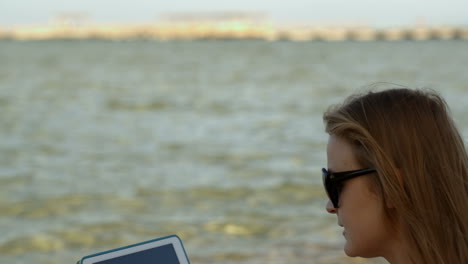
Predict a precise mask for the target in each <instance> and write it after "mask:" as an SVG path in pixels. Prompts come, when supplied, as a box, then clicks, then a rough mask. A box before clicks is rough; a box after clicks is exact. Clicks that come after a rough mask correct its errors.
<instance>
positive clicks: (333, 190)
mask: <svg viewBox="0 0 468 264" xmlns="http://www.w3.org/2000/svg"><path fill="white" fill-rule="evenodd" d="M373 172H376V170H375V169H369V168H368V169H360V170H352V171H342V172H329V171H327V170H326V169H325V168H323V169H322V180H323V186H324V187H325V190H326V191H327V194H328V197H329V198H330V201H331V202H332V204H333V207H334V208H338V203H339V201H340V193H341V189H342V187H343V184H342V183H343V182H344V181H347V180H349V179H352V178H355V177H358V176H362V175H366V174H369V173H373Z"/></svg>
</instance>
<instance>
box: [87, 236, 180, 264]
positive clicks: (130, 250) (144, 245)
mask: <svg viewBox="0 0 468 264" xmlns="http://www.w3.org/2000/svg"><path fill="white" fill-rule="evenodd" d="M168 244H172V246H173V247H174V251H175V252H176V255H177V258H178V260H179V262H180V264H189V262H188V260H187V256H186V254H185V250H184V249H183V247H182V243H181V241H180V239H179V238H178V237H177V236H171V237H168V238H162V239H160V240H156V241H153V242H148V243H145V242H143V243H142V244H141V245H138V244H137V245H135V246H128V247H127V248H123V249H121V250H119V249H115V251H110V252H108V253H103V254H100V255H96V256H93V257H89V258H86V259H84V260H83V262H82V263H81V264H94V263H96V262H99V261H104V260H109V259H113V258H117V257H121V256H124V255H128V254H132V253H135V252H140V251H143V250H146V249H150V248H155V247H160V246H164V245H168Z"/></svg>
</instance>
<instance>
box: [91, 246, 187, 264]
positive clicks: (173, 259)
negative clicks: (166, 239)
mask: <svg viewBox="0 0 468 264" xmlns="http://www.w3.org/2000/svg"><path fill="white" fill-rule="evenodd" d="M130 263H138V264H180V262H179V260H178V258H177V254H176V252H175V250H174V246H173V245H172V244H168V245H164V246H160V247H156V248H150V249H146V250H143V251H139V252H135V253H132V254H128V255H124V256H120V257H115V258H112V259H108V260H104V261H99V262H94V264H130Z"/></svg>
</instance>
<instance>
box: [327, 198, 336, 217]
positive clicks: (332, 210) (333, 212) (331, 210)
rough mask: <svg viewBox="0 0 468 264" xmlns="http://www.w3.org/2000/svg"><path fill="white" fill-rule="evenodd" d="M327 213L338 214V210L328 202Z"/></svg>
mask: <svg viewBox="0 0 468 264" xmlns="http://www.w3.org/2000/svg"><path fill="white" fill-rule="evenodd" d="M327 212H328V213H330V214H336V208H335V207H334V206H333V204H332V202H331V201H330V200H328V202H327Z"/></svg>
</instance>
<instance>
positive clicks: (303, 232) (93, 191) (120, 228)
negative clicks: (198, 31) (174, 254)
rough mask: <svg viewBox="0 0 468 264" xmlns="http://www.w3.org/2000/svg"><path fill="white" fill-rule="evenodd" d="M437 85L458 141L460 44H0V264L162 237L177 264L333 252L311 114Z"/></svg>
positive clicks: (335, 232) (78, 254) (322, 258)
mask: <svg viewBox="0 0 468 264" xmlns="http://www.w3.org/2000/svg"><path fill="white" fill-rule="evenodd" d="M401 86H404V87H409V88H424V89H433V90H436V91H437V92H439V93H440V94H442V96H444V98H445V99H446V100H447V102H448V105H449V107H450V108H451V112H452V115H453V117H454V119H455V121H456V123H457V125H458V127H459V129H460V130H461V132H462V134H463V137H464V139H465V140H467V139H468V115H467V111H468V42H467V41H461V40H447V41H437V40H430V41H394V42H385V41H370V42H352V41H344V42H319V41H311V42H290V41H257V40H238V41H225V40H217V41H210V40H200V41H149V40H133V41H104V40H53V41H11V40H4V41H0V116H1V118H0V234H1V236H0V263H16V264H21V263H24V264H26V263H28V264H29V263H36V264H59V263H61V264H62V263H76V261H78V260H80V259H81V258H82V257H83V256H86V255H89V254H92V253H96V252H99V251H103V250H108V249H112V248H115V247H120V246H125V245H128V244H132V243H137V242H141V241H146V240H150V239H153V238H157V237H161V236H167V235H172V234H177V235H178V236H179V237H180V238H181V239H182V241H183V243H184V246H185V249H186V251H187V255H188V257H189V259H190V261H191V263H192V264H201V263H204V264H208V263H213V264H215V263H216V264H218V263H219V264H234V263H244V264H280V263H281V264H305V263H314V264H338V263H373V264H377V263H386V262H385V261H384V260H382V259H361V258H349V257H347V256H346V255H345V254H344V253H343V245H344V238H343V236H342V228H341V227H339V226H338V225H337V219H336V216H335V215H331V214H328V213H327V212H326V210H325V205H326V202H327V198H326V194H325V192H324V190H323V187H322V180H321V171H320V170H321V168H322V167H326V151H325V148H326V142H327V139H328V136H327V135H326V133H325V132H324V125H323V121H322V114H323V112H324V111H325V110H326V109H327V108H328V107H329V106H330V105H333V104H338V103H340V102H342V101H343V100H344V98H346V96H348V95H350V94H354V93H359V92H365V91H367V90H368V89H370V88H372V89H376V88H380V87H384V88H392V87H401Z"/></svg>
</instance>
